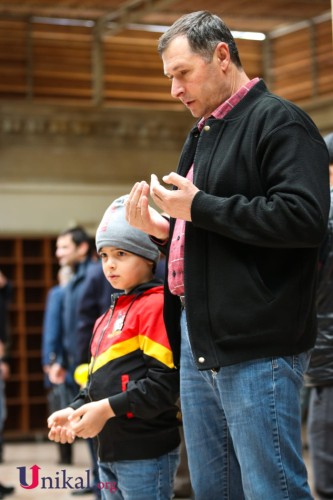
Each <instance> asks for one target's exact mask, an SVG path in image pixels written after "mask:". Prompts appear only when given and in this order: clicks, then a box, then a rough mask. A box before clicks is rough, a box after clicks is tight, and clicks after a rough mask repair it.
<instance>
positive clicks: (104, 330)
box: [87, 294, 118, 460]
mask: <svg viewBox="0 0 333 500" xmlns="http://www.w3.org/2000/svg"><path fill="white" fill-rule="evenodd" d="M117 299H118V295H117V294H112V295H111V305H110V314H109V317H108V320H107V323H106V325H105V326H104V328H103V330H102V333H101V335H100V338H99V340H98V344H97V349H96V352H95V356H94V362H93V364H92V366H91V369H90V372H89V384H88V386H87V394H88V398H89V400H90V402H92V397H91V396H90V385H91V374H92V372H93V369H94V365H95V361H96V358H97V355H98V351H99V348H100V346H101V343H102V340H103V338H104V335H105V332H106V330H107V329H108V328H109V325H110V322H111V319H112V316H113V311H114V308H115V305H116V302H117ZM96 438H97V457H98V459H99V460H100V457H99V450H100V440H99V436H98V434H97V436H96Z"/></svg>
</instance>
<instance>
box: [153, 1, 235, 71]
mask: <svg viewBox="0 0 333 500" xmlns="http://www.w3.org/2000/svg"><path fill="white" fill-rule="evenodd" d="M179 36H186V38H187V40H188V43H189V46H190V48H191V50H192V51H193V52H194V53H197V54H200V55H201V56H202V57H203V58H204V59H205V60H207V61H208V62H209V61H211V60H212V57H213V54H214V51H215V48H216V46H217V44H218V43H220V42H225V43H227V44H228V46H229V51H230V57H231V60H232V62H233V63H234V64H235V65H236V66H237V67H238V68H241V67H242V64H241V61H240V57H239V54H238V49H237V46H236V43H235V40H234V37H233V36H232V34H231V32H230V30H229V28H228V27H227V26H226V24H225V23H224V22H223V21H222V19H221V18H219V17H218V16H216V15H214V14H211V13H210V12H208V11H204V10H201V11H198V12H192V13H191V14H185V15H184V16H182V17H180V18H179V19H178V20H177V21H175V22H174V24H173V25H172V26H171V27H170V28H169V29H168V30H167V31H166V32H165V33H164V34H163V35H162V36H161V38H160V39H159V43H158V52H159V54H160V55H162V54H163V52H164V51H165V50H166V48H167V47H168V46H169V44H170V42H171V41H172V40H174V39H175V38H177V37H179Z"/></svg>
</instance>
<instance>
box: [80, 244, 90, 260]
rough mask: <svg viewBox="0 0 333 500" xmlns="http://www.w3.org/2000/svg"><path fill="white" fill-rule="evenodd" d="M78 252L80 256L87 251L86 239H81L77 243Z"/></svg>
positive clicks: (84, 254)
mask: <svg viewBox="0 0 333 500" xmlns="http://www.w3.org/2000/svg"><path fill="white" fill-rule="evenodd" d="M78 250H79V254H80V256H81V257H85V256H86V255H88V253H89V243H88V242H87V241H83V242H82V243H80V245H79V249H78Z"/></svg>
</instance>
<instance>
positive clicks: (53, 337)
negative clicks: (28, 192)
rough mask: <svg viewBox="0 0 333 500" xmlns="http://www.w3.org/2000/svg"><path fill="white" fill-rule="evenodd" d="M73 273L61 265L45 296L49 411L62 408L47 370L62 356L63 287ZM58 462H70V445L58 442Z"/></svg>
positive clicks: (57, 388)
mask: <svg viewBox="0 0 333 500" xmlns="http://www.w3.org/2000/svg"><path fill="white" fill-rule="evenodd" d="M72 275H73V270H72V267H71V266H68V265H66V266H61V267H60V269H59V271H58V284H57V285H55V286H53V287H52V288H51V289H50V290H49V292H48V294H47V298H46V303H45V309H44V320H43V331H42V366H43V372H44V374H45V388H46V389H47V390H48V396H47V397H48V403H49V411H50V413H52V412H54V411H56V410H59V409H60V408H62V402H61V400H62V397H61V394H62V390H61V384H52V383H51V382H50V380H49V371H50V368H51V366H52V365H53V363H54V362H55V361H56V360H57V359H59V358H61V357H62V352H63V317H62V315H63V300H64V294H65V289H64V287H65V286H66V285H67V283H68V282H69V280H70V279H71V277H72ZM59 454H60V456H59V463H60V464H71V463H72V445H71V444H69V443H65V444H61V443H60V444H59Z"/></svg>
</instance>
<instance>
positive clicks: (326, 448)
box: [305, 133, 333, 500]
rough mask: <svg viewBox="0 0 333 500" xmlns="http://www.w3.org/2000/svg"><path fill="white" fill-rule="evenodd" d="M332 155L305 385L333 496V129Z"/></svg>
mask: <svg viewBox="0 0 333 500" xmlns="http://www.w3.org/2000/svg"><path fill="white" fill-rule="evenodd" d="M324 139H325V142H326V144H327V147H328V151H329V155H330V185H331V209H330V214H329V222H328V229H327V235H326V238H325V239H324V241H323V243H322V245H321V248H320V253H319V278H318V289H317V319H318V335H317V339H316V344H315V347H314V349H313V351H312V352H311V358H310V364H309V368H308V370H307V373H306V378H305V385H306V386H307V387H308V388H310V399H309V408H308V443H309V452H310V458H311V462H312V467H313V480H314V488H315V491H316V494H317V496H318V499H320V500H322V499H325V498H333V475H332V465H333V443H332V430H333V320H332V311H333V204H332V199H333V133H330V134H328V135H327V136H325V137H324Z"/></svg>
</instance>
